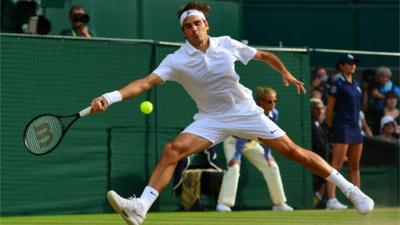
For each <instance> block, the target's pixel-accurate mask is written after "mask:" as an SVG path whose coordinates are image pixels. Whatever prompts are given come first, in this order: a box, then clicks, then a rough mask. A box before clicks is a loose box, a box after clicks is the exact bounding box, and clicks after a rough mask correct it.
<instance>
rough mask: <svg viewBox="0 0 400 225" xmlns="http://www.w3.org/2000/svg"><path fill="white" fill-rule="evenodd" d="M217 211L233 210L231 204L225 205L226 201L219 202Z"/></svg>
mask: <svg viewBox="0 0 400 225" xmlns="http://www.w3.org/2000/svg"><path fill="white" fill-rule="evenodd" d="M217 211H219V212H230V211H232V209H231V208H230V207H229V206H227V205H225V204H224V203H218V205H217Z"/></svg>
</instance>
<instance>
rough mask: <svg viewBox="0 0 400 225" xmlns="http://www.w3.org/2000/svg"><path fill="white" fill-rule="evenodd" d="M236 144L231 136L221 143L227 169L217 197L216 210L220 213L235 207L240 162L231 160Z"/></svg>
mask: <svg viewBox="0 0 400 225" xmlns="http://www.w3.org/2000/svg"><path fill="white" fill-rule="evenodd" d="M236 143H237V139H236V138H234V137H232V136H231V137H228V138H226V139H225V140H224V143H223V144H224V153H225V159H226V165H227V167H228V168H227V171H225V172H224V176H223V178H222V183H221V188H220V191H219V196H218V204H217V210H218V211H220V212H229V211H231V209H230V208H231V207H233V206H234V205H235V200H236V192H237V188H238V183H239V176H240V161H239V160H232V159H233V157H234V154H235V151H236Z"/></svg>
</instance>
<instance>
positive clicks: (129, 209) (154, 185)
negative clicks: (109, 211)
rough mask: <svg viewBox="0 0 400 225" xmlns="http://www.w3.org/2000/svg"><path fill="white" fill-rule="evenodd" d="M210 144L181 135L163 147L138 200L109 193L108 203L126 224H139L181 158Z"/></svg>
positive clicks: (168, 180) (184, 134)
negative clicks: (162, 151)
mask: <svg viewBox="0 0 400 225" xmlns="http://www.w3.org/2000/svg"><path fill="white" fill-rule="evenodd" d="M211 144H212V143H211V142H210V141H209V140H207V139H205V138H202V137H200V136H197V135H194V134H190V133H181V134H180V135H178V137H176V138H175V140H173V141H172V142H170V143H168V144H166V145H165V147H164V153H163V154H162V156H161V159H160V160H159V162H158V164H157V166H156V168H155V169H154V171H153V173H152V175H151V177H150V181H149V184H148V186H147V187H146V188H145V189H144V191H143V193H142V195H141V196H140V198H131V199H125V198H122V197H120V196H119V195H118V194H117V193H115V192H114V191H109V192H108V193H107V198H108V201H109V202H110V204H111V206H112V207H113V209H114V210H115V211H116V212H118V213H119V214H121V216H122V218H123V219H124V220H125V221H126V222H127V223H128V224H131V225H139V224H141V223H142V222H143V220H144V218H145V217H146V213H147V211H148V210H149V209H150V207H151V205H152V204H153V203H154V201H155V200H156V199H157V197H158V194H159V192H161V191H162V190H163V189H164V188H165V187H166V186H167V185H168V183H169V182H170V180H171V178H172V175H173V172H174V169H175V167H176V165H177V163H178V161H179V160H180V159H182V158H183V157H186V156H188V155H191V154H194V153H197V152H200V151H204V150H205V149H208V148H209V147H210V146H211Z"/></svg>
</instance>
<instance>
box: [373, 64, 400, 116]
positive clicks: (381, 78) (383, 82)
mask: <svg viewBox="0 0 400 225" xmlns="http://www.w3.org/2000/svg"><path fill="white" fill-rule="evenodd" d="M391 78H392V71H391V70H390V69H389V68H388V67H386V66H381V67H379V68H378V70H377V71H376V79H377V86H376V88H375V89H374V90H373V92H372V95H373V98H374V101H375V106H376V107H377V108H378V109H381V110H383V108H384V99H385V96H386V94H387V93H389V92H391V91H394V92H395V93H396V94H397V96H400V87H399V86H396V85H394V84H393V82H392V81H391V80H390V79H391Z"/></svg>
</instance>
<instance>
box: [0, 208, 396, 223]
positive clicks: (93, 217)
mask: <svg viewBox="0 0 400 225" xmlns="http://www.w3.org/2000/svg"><path fill="white" fill-rule="evenodd" d="M0 224H1V225H71V224H74V225H124V224H125V222H124V221H123V220H122V219H121V218H120V216H119V215H118V214H84V215H59V216H15V217H14V216H11V217H1V219H0ZM364 224H365V225H399V224H400V208H377V209H376V210H375V211H374V212H372V213H371V214H370V215H368V216H361V215H359V214H357V213H356V212H355V210H354V209H349V210H344V211H327V210H295V211H294V212H272V211H235V212H231V213H220V212H215V211H210V212H152V213H150V214H148V216H147V219H146V220H145V222H144V223H143V225H364Z"/></svg>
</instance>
